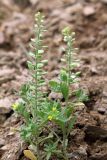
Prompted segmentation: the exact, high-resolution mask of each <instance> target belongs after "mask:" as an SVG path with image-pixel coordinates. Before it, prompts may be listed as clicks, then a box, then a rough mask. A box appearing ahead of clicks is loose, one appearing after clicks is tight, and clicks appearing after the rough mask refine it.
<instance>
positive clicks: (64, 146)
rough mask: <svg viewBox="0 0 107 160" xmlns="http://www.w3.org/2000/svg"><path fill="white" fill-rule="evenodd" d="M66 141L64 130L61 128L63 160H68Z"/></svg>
mask: <svg viewBox="0 0 107 160" xmlns="http://www.w3.org/2000/svg"><path fill="white" fill-rule="evenodd" d="M66 140H67V134H66V128H65V127H63V152H64V157H65V160H68V157H67V145H66Z"/></svg>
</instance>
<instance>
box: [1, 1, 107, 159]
mask: <svg viewBox="0 0 107 160" xmlns="http://www.w3.org/2000/svg"><path fill="white" fill-rule="evenodd" d="M38 10H39V11H42V12H43V13H44V15H45V17H46V28H47V30H48V32H47V33H46V38H45V43H46V44H48V46H49V49H48V51H47V54H46V57H47V58H48V60H49V65H48V68H46V69H47V70H48V71H49V74H48V77H47V79H50V78H52V77H55V76H57V74H58V71H59V68H61V61H60V59H61V57H62V55H63V52H62V43H61V42H62V37H61V35H60V31H61V29H62V28H63V27H65V26H67V25H68V26H70V27H71V28H72V30H73V31H75V32H76V46H77V47H78V48H79V52H78V57H77V58H79V59H80V61H81V64H80V67H79V68H78V70H79V71H81V81H80V86H81V87H82V88H84V89H85V90H86V92H87V94H88V96H89V101H88V102H86V103H85V104H84V107H82V108H79V116H78V121H77V123H76V125H75V128H74V130H73V132H72V133H71V139H70V141H71V146H70V148H69V150H71V155H72V156H71V157H72V158H71V159H72V160H102V159H103V160H107V0H62V1H58V0H53V1H51V0H23V1H22V0H1V1H0V159H1V160H21V159H22V160H25V158H24V157H23V152H22V151H23V149H26V147H27V146H26V145H25V144H23V143H22V140H21V139H20V136H19V134H18V133H17V132H15V130H14V128H18V127H19V126H20V125H21V123H22V122H21V119H20V117H17V116H16V115H15V114H14V112H13V110H12V109H11V105H12V103H14V102H15V101H16V100H17V99H18V95H17V93H18V91H19V88H20V86H21V85H22V84H23V83H25V82H26V81H27V80H28V78H29V74H28V70H27V65H26V60H27V54H26V53H27V52H28V50H29V45H28V44H29V42H30V38H31V37H32V36H33V31H32V28H33V24H34V14H35V12H37V11H38ZM59 44H61V45H60V46H59ZM51 96H52V95H51Z"/></svg>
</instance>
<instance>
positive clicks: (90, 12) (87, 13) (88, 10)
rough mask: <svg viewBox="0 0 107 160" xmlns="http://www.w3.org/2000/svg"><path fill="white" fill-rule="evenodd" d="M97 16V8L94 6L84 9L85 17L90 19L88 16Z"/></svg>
mask: <svg viewBox="0 0 107 160" xmlns="http://www.w3.org/2000/svg"><path fill="white" fill-rule="evenodd" d="M94 14H95V8H94V7H92V6H86V7H85V8H84V9H83V15H84V16H86V17H88V16H92V15H94Z"/></svg>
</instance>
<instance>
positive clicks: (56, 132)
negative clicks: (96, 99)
mask: <svg viewBox="0 0 107 160" xmlns="http://www.w3.org/2000/svg"><path fill="white" fill-rule="evenodd" d="M35 20H36V24H35V27H34V34H35V38H34V39H32V40H31V41H32V43H31V47H32V49H33V51H32V52H30V53H29V56H30V61H28V68H29V71H30V74H31V79H30V80H29V82H28V83H27V84H25V85H24V86H22V89H21V91H20V96H21V98H22V100H21V102H20V103H16V104H14V105H13V109H14V110H16V111H17V113H19V114H20V115H21V116H22V117H23V118H24V125H23V126H22V127H21V131H20V132H21V137H22V138H23V139H24V140H25V141H26V142H27V143H29V145H30V146H31V147H32V150H33V153H32V152H30V151H29V150H28V151H24V152H25V154H26V155H27V156H28V157H29V156H30V155H31V156H32V157H34V158H35V159H36V157H37V160H42V159H46V160H49V159H51V158H52V157H53V156H56V157H57V158H58V159H65V160H68V159H69V158H68V144H69V141H68V136H69V135H70V132H71V131H72V129H73V126H74V124H75V122H76V119H77V117H76V114H75V107H76V106H78V105H80V103H81V102H83V101H84V100H86V98H87V96H86V95H85V94H84V92H83V91H82V90H81V89H75V90H71V89H70V86H72V85H73V84H75V83H77V81H78V76H79V72H73V71H74V69H75V67H76V66H77V65H78V62H77V60H75V58H74V57H75V56H74V54H75V50H76V49H75V48H74V47H73V44H74V41H75V33H74V32H71V30H70V28H68V27H66V28H65V29H63V31H62V35H63V38H64V42H65V43H66V48H65V56H64V58H63V59H62V62H63V63H65V64H64V67H63V68H62V69H61V71H60V74H59V77H58V81H54V80H51V81H50V82H49V86H50V88H51V90H52V91H53V92H55V93H60V94H62V96H63V99H64V102H62V101H61V100H54V101H53V100H50V99H49V98H48V97H47V96H46V95H47V94H46V93H44V92H43V90H42V88H43V86H45V85H46V84H45V79H44V75H45V74H46V72H45V71H43V66H44V64H45V63H46V62H47V60H42V58H43V55H44V48H45V47H46V46H43V43H42V42H43V33H44V32H45V29H44V25H43V22H44V16H43V15H42V14H41V13H37V14H36V16H35ZM72 96H73V97H75V98H74V99H73V100H72V101H71V99H70V97H72ZM33 154H35V156H34V155H33ZM29 158H30V157H29ZM30 159H31V158H30Z"/></svg>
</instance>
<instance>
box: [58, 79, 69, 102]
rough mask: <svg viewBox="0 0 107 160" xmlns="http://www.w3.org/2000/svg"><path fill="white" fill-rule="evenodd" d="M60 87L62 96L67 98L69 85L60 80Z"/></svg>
mask: <svg viewBox="0 0 107 160" xmlns="http://www.w3.org/2000/svg"><path fill="white" fill-rule="evenodd" d="M60 89H61V92H62V95H63V97H64V98H65V99H67V98H68V96H69V87H68V85H67V84H66V83H65V82H62V83H60Z"/></svg>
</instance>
